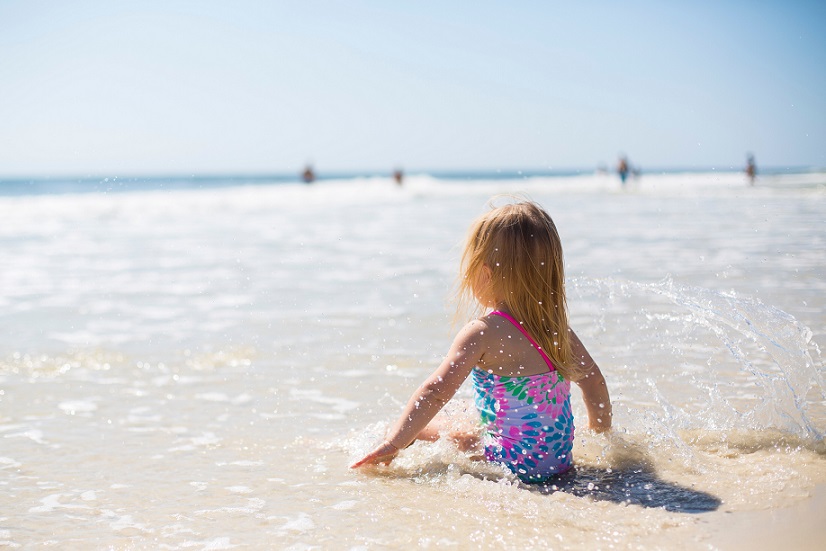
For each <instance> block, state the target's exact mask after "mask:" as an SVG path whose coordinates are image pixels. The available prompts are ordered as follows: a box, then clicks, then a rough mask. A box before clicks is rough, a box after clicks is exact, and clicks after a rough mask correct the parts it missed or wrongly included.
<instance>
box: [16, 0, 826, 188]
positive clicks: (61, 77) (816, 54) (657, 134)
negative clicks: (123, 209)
mask: <svg viewBox="0 0 826 551" xmlns="http://www.w3.org/2000/svg"><path fill="white" fill-rule="evenodd" d="M573 4H576V5H573ZM748 151H752V152H754V154H755V155H756V157H757V161H758V164H759V165H761V166H799V165H805V166H811V165H814V166H821V167H822V166H826V2H822V1H821V2H815V1H812V2H795V1H793V0H790V1H760V0H753V1H725V0H721V1H705V0H699V1H693V2H671V1H665V0H663V1H660V2H636V1H622V2H617V1H611V2H608V1H606V2H588V3H573V2H550V1H548V2H530V1H526V2H518V3H517V2H486V1H474V2H469V1H468V2H459V1H455V2H450V1H448V0H444V1H433V2H431V1H417V2H401V1H357V0H353V1H348V2H332V1H330V2H324V1H312V0H309V1H308V0H297V1H290V2H287V1H273V2H266V1H260V2H251V1H225V2H216V1H209V0H200V1H192V2H189V1H175V0H169V1H163V0H158V1H154V2H150V1H143V2H140V1H133V2H130V1H103V0H101V1H72V2H63V1H51V2H49V1H37V0H32V1H23V0H21V1H14V0H0V176H20V175H54V174H62V175H75V174H77V175H86V174H90V175H104V174H105V175H124V176H125V175H133V174H146V173H184V174H189V173H211V172H295V171H296V170H299V169H300V168H301V167H302V166H303V165H304V163H306V162H312V163H314V165H315V166H316V168H317V169H318V170H319V172H323V171H340V170H378V171H385V170H386V171H389V170H391V169H392V168H393V167H396V166H399V167H404V168H405V169H406V170H409V171H415V170H418V169H519V168H523V169H547V168H549V167H550V168H553V169H565V168H586V167H594V166H596V165H597V164H599V163H604V164H610V165H613V164H614V162H615V160H616V158H617V155H618V153H620V152H626V153H627V154H628V155H629V156H630V158H631V160H632V162H634V161H636V162H637V163H639V164H640V165H641V166H642V167H643V168H645V167H675V166H679V167H715V168H721V169H722V168H730V167H737V168H739V167H741V166H742V165H743V164H744V162H745V155H746V152H748Z"/></svg>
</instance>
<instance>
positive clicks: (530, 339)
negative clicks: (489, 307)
mask: <svg viewBox="0 0 826 551" xmlns="http://www.w3.org/2000/svg"><path fill="white" fill-rule="evenodd" d="M490 315H491V316H501V317H503V318H505V319H506V320H508V321H509V322H511V323H512V324H513V326H514V327H516V328H517V329H519V331H521V332H522V334H523V335H525V338H526V339H528V342H530V343H531V344H532V345H533V347H534V348H536V351H537V352H539V354H540V355H541V356H542V359H543V360H545V363H546V364H548V368H549V369H550V370H551V371H556V368H555V367H554V364H553V362H552V361H551V359H550V358H549V357H548V355H547V354H545V351H544V350H542V347H541V346H539V344H538V343H537V342H536V341H535V340H533V337H531V336H530V335H529V334H528V332H527V331H525V328H524V327H522V324H521V323H519V322H518V321H516V318H514V317H513V316H511V315H510V314H506V313H505V312H500V311H499V310H494V311H493V312H491V313H490Z"/></svg>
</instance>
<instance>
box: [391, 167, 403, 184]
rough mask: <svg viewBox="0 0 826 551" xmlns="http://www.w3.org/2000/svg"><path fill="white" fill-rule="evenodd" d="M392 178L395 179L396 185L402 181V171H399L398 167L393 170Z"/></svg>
mask: <svg viewBox="0 0 826 551" xmlns="http://www.w3.org/2000/svg"><path fill="white" fill-rule="evenodd" d="M393 179H394V180H395V181H396V185H399V186H400V185H402V183H403V181H404V173H403V172H402V171H401V169H400V168H397V169H396V170H394V171H393Z"/></svg>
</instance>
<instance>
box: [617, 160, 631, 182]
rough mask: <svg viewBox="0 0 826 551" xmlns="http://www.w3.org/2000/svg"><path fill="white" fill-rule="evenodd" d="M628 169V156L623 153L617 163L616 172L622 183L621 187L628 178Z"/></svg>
mask: <svg viewBox="0 0 826 551" xmlns="http://www.w3.org/2000/svg"><path fill="white" fill-rule="evenodd" d="M629 170H630V167H629V165H628V158H627V157H626V156H625V155H621V156H620V158H619V163H617V174H619V177H620V183H622V185H623V187H625V181H626V180H627V179H628V172H629Z"/></svg>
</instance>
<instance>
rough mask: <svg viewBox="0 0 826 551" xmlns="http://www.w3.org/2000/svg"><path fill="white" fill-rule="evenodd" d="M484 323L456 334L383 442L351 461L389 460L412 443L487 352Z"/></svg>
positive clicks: (353, 466) (354, 464) (360, 463)
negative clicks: (438, 363) (447, 350)
mask: <svg viewBox="0 0 826 551" xmlns="http://www.w3.org/2000/svg"><path fill="white" fill-rule="evenodd" d="M484 330H485V324H484V322H481V321H478V320H477V321H473V322H471V323H469V324H467V325H466V326H465V327H464V328H463V329H462V330H461V331H460V332H459V334H458V335H457V336H456V338H455V339H454V341H453V344H452V345H451V347H450V351H449V352H448V354H447V356H446V357H445V359H444V360H442V363H441V364H440V365H439V367H438V368H437V369H436V371H434V372H433V373H432V374H431V375H430V376H429V377H428V378H427V379H425V381H424V383H422V385H421V386H420V387H419V388H418V390H416V392H414V393H413V395H412V396H411V397H410V400H408V402H407V405H406V406H405V408H404V410H403V411H402V414H401V416H400V417H399V419H398V420H397V421H396V422H395V423H394V424H393V426H392V427H391V428H390V430H389V431H387V437H386V439H385V441H384V442H382V443H381V444H380V445H379V446H377V447H376V448H375V449H374V450H373V451H371V452H370V453H368V454H367V455H365V456H364V457H363V458H361V459H359V460H358V461H356V462H355V463H353V464H352V465H351V468H355V467H360V466H361V465H364V464H367V463H389V462H390V461H392V459H393V457H394V456H395V455H396V453H397V452H398V451H399V450H400V449H402V448H405V447H407V446H408V445H410V443H411V442H413V441H414V440H415V439H416V436H418V434H419V433H420V432H421V431H422V429H424V428H425V427H426V426H427V424H428V423H429V422H430V421H431V420H432V419H433V417H434V416H435V415H436V414H437V413H438V412H439V410H441V409H442V408H443V407H444V405H445V404H446V403H448V401H450V399H451V398H452V397H453V395H454V394H456V391H457V390H459V387H460V386H462V383H463V382H464V381H465V379H467V376H468V375H469V374H470V372H471V370H472V369H473V367H474V366H475V365H476V364H477V363H478V361H479V359H480V358H481V357H482V354H483V353H484V345H483V344H482V340H483V338H484V337H483V335H484Z"/></svg>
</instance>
